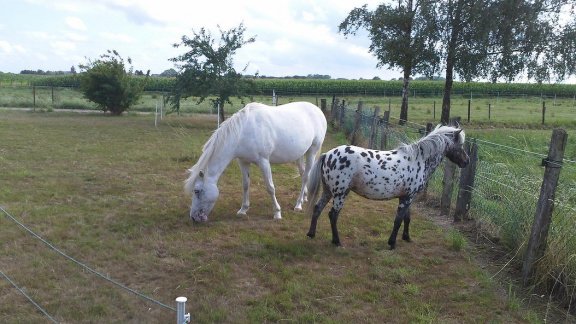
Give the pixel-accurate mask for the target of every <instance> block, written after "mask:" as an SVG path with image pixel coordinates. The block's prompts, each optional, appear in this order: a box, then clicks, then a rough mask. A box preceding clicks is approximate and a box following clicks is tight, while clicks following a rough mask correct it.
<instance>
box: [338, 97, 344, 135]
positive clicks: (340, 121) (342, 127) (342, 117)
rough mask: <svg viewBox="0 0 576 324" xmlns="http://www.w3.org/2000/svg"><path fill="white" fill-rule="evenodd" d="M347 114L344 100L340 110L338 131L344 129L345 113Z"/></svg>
mask: <svg viewBox="0 0 576 324" xmlns="http://www.w3.org/2000/svg"><path fill="white" fill-rule="evenodd" d="M345 112H346V100H344V99H342V103H341V104H340V109H339V110H338V113H339V114H338V129H344V113H345Z"/></svg>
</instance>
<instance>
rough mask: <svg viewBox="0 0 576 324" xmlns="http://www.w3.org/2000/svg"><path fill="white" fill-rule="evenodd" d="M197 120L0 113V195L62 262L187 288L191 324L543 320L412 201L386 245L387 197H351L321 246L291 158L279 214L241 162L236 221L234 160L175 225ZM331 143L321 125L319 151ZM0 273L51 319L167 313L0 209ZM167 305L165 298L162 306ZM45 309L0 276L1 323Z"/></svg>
mask: <svg viewBox="0 0 576 324" xmlns="http://www.w3.org/2000/svg"><path fill="white" fill-rule="evenodd" d="M215 124H216V121H215V120H214V117H212V116H201V115H194V116H176V115H170V116H167V117H165V119H164V120H163V121H162V122H161V123H160V124H159V127H157V128H155V127H154V124H153V119H152V118H151V116H149V115H133V114H130V115H127V116H123V117H117V118H115V117H109V116H106V115H102V114H71V113H59V112H51V113H45V112H36V113H34V112H22V111H3V110H0V139H1V141H0V169H1V170H2V172H0V184H1V186H0V205H1V206H2V207H3V208H5V209H6V210H8V211H9V212H10V213H11V214H12V215H14V216H15V217H16V218H18V219H19V220H20V221H21V222H23V223H24V224H26V225H28V226H29V227H30V228H31V229H32V230H33V231H35V232H37V233H38V234H40V235H41V236H42V237H44V238H46V239H47V240H48V241H50V242H51V243H52V244H54V245H55V246H57V247H59V248H60V249H62V250H63V251H65V252H66V253H67V254H69V255H70V256H72V257H74V258H76V259H78V260H81V262H84V263H86V264H87V265H89V266H90V267H92V268H94V269H95V270H97V271H99V272H101V273H104V274H106V275H107V276H109V277H110V278H113V279H115V280H117V281H119V282H121V283H123V284H125V285H127V286H128V287H130V288H132V289H135V290H137V291H139V292H141V293H143V294H145V295H147V296H150V297H152V298H154V299H155V300H159V301H161V302H163V303H165V304H168V305H173V306H174V299H175V298H176V297H178V296H186V297H188V304H187V311H189V312H190V313H191V314H192V317H193V322H200V323H212V322H235V323H253V322H281V321H292V322H322V323H341V322H350V323H361V322H398V323H413V322H420V323H421V322H425V323H446V322H448V323H461V322H482V323H485V322H500V323H524V322H531V323H538V322H543V321H544V319H545V318H548V320H550V318H549V317H548V316H551V315H550V313H549V312H548V313H545V310H542V309H540V308H539V307H537V306H538V304H533V303H532V301H531V300H530V299H524V298H523V297H519V296H517V295H515V294H514V293H507V292H509V289H508V288H509V287H501V286H500V283H499V282H497V281H495V280H493V279H492V278H491V277H492V275H493V274H492V273H490V272H489V271H487V270H486V269H485V268H484V267H481V266H480V265H479V264H478V262H477V257H476V254H475V252H474V251H475V249H474V248H472V247H471V246H470V245H469V244H467V243H466V239H465V238H464V237H463V236H462V234H460V233H459V232H457V231H454V230H453V229H450V228H448V227H442V226H438V225H437V222H435V221H434V220H435V219H436V218H437V211H435V210H431V209H425V208H422V207H420V208H415V209H414V210H413V212H412V219H413V222H412V230H413V234H412V239H413V241H414V242H412V243H404V242H399V245H398V246H397V249H396V250H394V251H389V250H387V244H386V239H387V236H388V235H389V230H390V229H391V226H392V219H393V216H394V212H395V209H396V202H395V201H390V202H375V201H368V200H365V199H362V198H359V197H357V196H355V195H351V197H350V198H349V199H348V200H347V202H346V206H345V208H344V210H343V211H342V213H341V217H340V222H339V229H340V234H341V238H342V241H343V245H344V248H334V247H333V246H331V244H330V229H329V224H328V219H327V216H326V215H323V216H322V218H321V219H320V221H319V228H318V235H317V237H316V238H315V239H314V240H310V239H307V237H306V235H305V233H306V231H307V229H308V225H309V220H308V219H307V217H306V216H305V215H303V214H302V213H296V212H293V211H292V209H291V208H292V206H293V204H294V202H295V200H296V198H297V194H298V188H299V178H298V177H297V169H296V167H295V166H294V165H281V166H274V168H273V174H274V180H275V184H276V188H277V197H278V200H279V202H280V204H281V206H282V208H283V211H284V212H283V217H284V218H283V220H281V221H274V220H273V219H272V211H271V202H270V199H269V197H268V194H267V193H266V191H265V189H264V186H263V185H262V183H261V178H260V175H259V172H256V170H255V172H253V174H254V176H253V179H252V190H251V193H252V194H251V201H252V207H251V209H250V211H249V214H248V216H247V217H241V218H239V217H237V216H236V215H235V213H236V210H237V209H238V208H239V207H240V202H241V189H240V187H241V186H240V174H239V170H238V167H237V166H236V165H235V164H231V165H230V166H229V168H228V169H227V171H226V173H225V174H224V176H223V177H222V178H221V179H220V182H219V187H220V199H219V200H218V202H217V204H216V206H215V209H214V210H213V212H212V215H211V217H210V222H209V223H207V224H202V225H197V224H193V223H191V221H190V220H189V219H188V216H187V213H188V205H189V198H188V197H186V196H185V195H184V194H183V190H182V184H183V180H184V179H185V177H186V172H185V171H186V169H187V168H189V167H190V166H191V165H193V164H194V163H195V161H196V159H197V158H198V156H199V154H200V151H201V147H202V145H203V144H204V142H205V141H206V139H207V138H208V137H209V135H210V134H211V132H212V131H213V129H214V127H215ZM343 141H344V139H343V138H342V136H341V135H335V134H329V135H328V138H327V141H326V142H325V144H324V150H326V148H330V147H333V146H335V145H336V144H340V143H342V142H343ZM0 235H1V236H2V244H1V246H0V264H1V269H0V270H2V271H3V272H4V273H5V274H7V275H8V276H10V277H11V278H12V279H13V280H14V281H15V282H16V283H18V284H19V286H20V287H23V288H24V289H25V291H26V292H27V293H28V294H29V295H31V297H32V298H33V299H34V300H35V301H36V302H38V303H39V304H40V305H41V306H42V307H43V308H45V309H46V311H47V312H48V313H49V314H51V315H52V316H54V317H55V318H56V319H57V320H59V321H62V322H73V323H78V322H101V323H104V322H105V323H120V322H122V323H126V322H129V323H170V322H172V321H174V320H175V312H173V311H171V310H168V309H165V308H163V307H160V306H158V305H156V304H152V303H150V302H147V301H145V300H142V299H141V298H139V297H137V296H135V295H133V294H131V293H129V292H127V291H125V290H123V289H120V288H118V287H116V286H114V285H112V284H110V283H109V282H107V281H104V280H103V279H101V278H98V277H95V276H94V275H93V274H91V273H89V272H87V271H85V270H83V269H82V268H81V267H79V266H78V265H76V264H73V263H71V262H70V261H68V260H66V259H64V258H63V257H61V256H60V255H58V254H57V253H55V252H54V251H52V250H51V249H49V248H47V247H46V246H45V245H43V244H42V243H40V242H39V241H38V240H36V239H35V238H33V237H32V236H31V235H29V234H28V233H26V232H25V231H23V230H22V229H21V228H19V227H18V226H17V225H15V224H14V223H13V222H11V221H10V220H8V218H7V217H4V216H3V215H2V217H0ZM174 307H175V306H174ZM45 320H46V318H45V317H44V316H43V315H42V314H41V313H40V312H38V311H37V310H36V309H35V307H34V306H33V305H32V304H31V303H29V302H28V301H27V300H26V299H24V298H23V297H22V296H21V295H20V294H19V292H18V291H17V290H16V289H14V288H13V287H12V286H11V285H10V284H9V283H8V282H7V281H5V280H3V279H0V322H2V323H21V322H43V321H45Z"/></svg>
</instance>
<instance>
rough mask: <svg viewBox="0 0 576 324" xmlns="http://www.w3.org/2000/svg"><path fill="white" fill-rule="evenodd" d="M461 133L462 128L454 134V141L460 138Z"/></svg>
mask: <svg viewBox="0 0 576 324" xmlns="http://www.w3.org/2000/svg"><path fill="white" fill-rule="evenodd" d="M461 132H462V128H460V129H459V130H457V131H455V132H454V139H455V140H457V139H459V138H460V133H461Z"/></svg>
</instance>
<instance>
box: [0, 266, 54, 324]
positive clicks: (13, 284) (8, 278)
mask: <svg viewBox="0 0 576 324" xmlns="http://www.w3.org/2000/svg"><path fill="white" fill-rule="evenodd" d="M0 275H2V276H3V277H4V278H5V279H6V280H7V281H8V282H9V283H10V284H11V285H12V286H14V288H16V289H17V290H18V291H19V292H20V293H21V294H22V295H23V296H24V297H26V299H28V301H30V302H31V303H32V304H33V305H34V306H36V308H38V310H40V312H42V313H43V314H44V315H46V317H48V319H49V320H50V321H52V323H58V321H57V320H55V319H54V317H52V316H50V314H48V312H47V311H46V310H45V309H44V308H42V306H40V305H39V304H38V303H36V302H35V301H34V299H32V297H30V296H28V294H27V293H26V292H25V291H24V290H23V289H22V288H20V287H18V285H17V284H16V283H15V282H14V281H12V279H10V277H8V275H6V274H5V273H4V272H2V270H0Z"/></svg>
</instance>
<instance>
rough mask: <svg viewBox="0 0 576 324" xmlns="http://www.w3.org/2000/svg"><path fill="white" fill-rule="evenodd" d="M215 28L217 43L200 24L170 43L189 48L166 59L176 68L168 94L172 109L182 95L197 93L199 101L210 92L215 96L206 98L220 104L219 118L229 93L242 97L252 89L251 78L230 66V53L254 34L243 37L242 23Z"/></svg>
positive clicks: (248, 41) (252, 39)
mask: <svg viewBox="0 0 576 324" xmlns="http://www.w3.org/2000/svg"><path fill="white" fill-rule="evenodd" d="M218 29H219V31H220V41H219V43H218V44H217V45H215V40H214V39H213V38H212V35H211V33H210V32H209V31H206V30H205V29H204V28H201V29H200V31H199V32H198V33H196V32H195V31H192V33H193V36H192V37H188V36H186V35H184V36H182V39H181V42H180V43H178V44H174V47H176V48H178V47H181V46H184V47H187V48H189V50H188V51H187V52H186V53H184V54H182V55H180V56H177V57H174V58H172V59H170V61H172V62H174V63H175V64H176V67H177V69H178V74H177V75H176V85H175V88H174V90H173V92H172V93H171V95H170V96H169V100H170V102H171V104H172V107H173V108H174V109H175V110H176V111H179V109H180V100H182V99H185V98H188V97H198V100H197V103H201V102H203V101H204V100H205V99H206V98H208V97H209V96H212V95H213V96H215V98H211V99H210V101H211V102H212V104H213V106H214V107H217V106H218V105H219V106H220V108H221V109H220V115H219V118H220V120H224V119H225V116H224V104H225V103H228V104H230V105H232V102H231V101H230V98H231V97H233V96H236V97H237V98H239V99H241V100H243V98H244V97H248V94H249V93H251V92H253V91H254V89H255V85H254V82H253V80H251V79H248V78H244V77H243V76H242V74H241V73H238V72H237V71H236V70H235V69H234V66H233V56H234V55H235V54H236V51H237V50H238V49H240V48H241V47H242V46H244V45H246V44H249V43H253V42H254V41H255V40H256V39H255V37H249V38H248V39H245V38H244V32H245V31H246V28H245V27H244V25H243V24H240V25H239V26H238V27H236V28H232V29H230V30H228V31H223V30H222V29H220V27H219V26H218ZM247 67H248V66H245V67H244V69H243V70H242V72H244V71H246V68H247Z"/></svg>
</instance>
